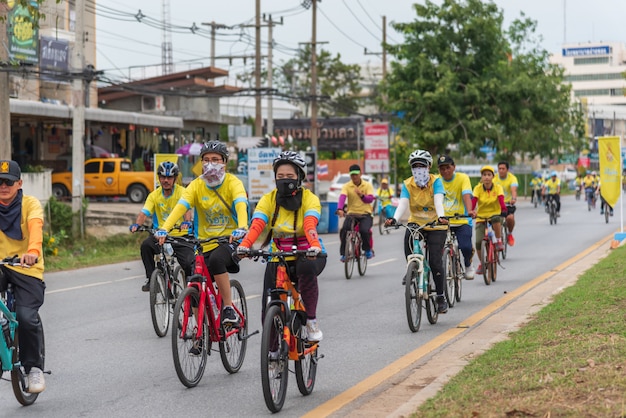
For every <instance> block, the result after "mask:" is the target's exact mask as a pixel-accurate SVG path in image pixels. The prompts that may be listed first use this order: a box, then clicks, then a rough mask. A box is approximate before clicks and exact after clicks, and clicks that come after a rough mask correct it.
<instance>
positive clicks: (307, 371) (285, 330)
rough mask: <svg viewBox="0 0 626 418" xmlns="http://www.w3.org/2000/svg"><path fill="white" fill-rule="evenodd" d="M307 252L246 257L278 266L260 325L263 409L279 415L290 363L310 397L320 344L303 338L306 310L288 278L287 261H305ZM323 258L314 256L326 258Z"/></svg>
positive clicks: (259, 253)
mask: <svg viewBox="0 0 626 418" xmlns="http://www.w3.org/2000/svg"><path fill="white" fill-rule="evenodd" d="M305 256H307V251H306V250H293V251H278V252H270V251H265V250H252V251H250V254H249V257H250V258H252V259H253V260H255V261H257V260H259V259H262V260H268V259H269V260H274V261H277V262H278V268H277V271H276V288H275V289H272V290H271V291H270V294H269V295H268V296H269V299H270V300H269V302H268V306H267V310H266V312H265V320H264V321H263V336H262V337H261V383H262V386H263V397H264V398H265V405H267V408H268V409H269V410H270V411H272V412H278V411H280V410H281V409H282V407H283V404H284V403H285V396H286V394H287V381H288V378H289V360H293V361H294V363H295V375H296V381H297V383H298V389H299V390H300V393H301V394H303V395H304V396H307V395H310V394H311V392H313V386H315V376H316V374H317V362H318V360H319V359H321V358H323V357H324V356H323V355H319V354H318V348H319V343H318V342H317V341H309V340H308V339H307V334H306V321H307V316H306V310H305V307H304V304H303V303H302V299H301V298H300V293H299V292H298V290H297V289H296V286H297V283H296V282H295V280H296V278H295V277H294V276H292V275H290V271H289V266H288V265H287V261H286V258H288V257H305ZM325 256H326V254H317V257H325Z"/></svg>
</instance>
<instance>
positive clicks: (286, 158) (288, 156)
mask: <svg viewBox="0 0 626 418" xmlns="http://www.w3.org/2000/svg"><path fill="white" fill-rule="evenodd" d="M287 163H289V164H293V165H294V166H296V169H297V172H298V179H299V180H300V182H302V180H304V178H305V177H306V161H304V158H302V155H300V153H297V152H295V151H283V152H281V153H280V154H279V155H278V157H276V158H275V159H274V163H273V164H272V168H273V169H274V174H276V170H277V169H278V167H279V166H281V165H283V164H287Z"/></svg>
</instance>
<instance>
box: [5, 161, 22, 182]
mask: <svg viewBox="0 0 626 418" xmlns="http://www.w3.org/2000/svg"><path fill="white" fill-rule="evenodd" d="M21 177H22V170H20V166H19V164H18V163H17V162H15V161H13V160H1V161H0V179H8V180H19V179H20V178H21Z"/></svg>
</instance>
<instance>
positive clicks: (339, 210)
mask: <svg viewBox="0 0 626 418" xmlns="http://www.w3.org/2000/svg"><path fill="white" fill-rule="evenodd" d="M335 215H337V216H339V217H340V218H343V215H345V213H344V212H343V209H337V211H336V212H335Z"/></svg>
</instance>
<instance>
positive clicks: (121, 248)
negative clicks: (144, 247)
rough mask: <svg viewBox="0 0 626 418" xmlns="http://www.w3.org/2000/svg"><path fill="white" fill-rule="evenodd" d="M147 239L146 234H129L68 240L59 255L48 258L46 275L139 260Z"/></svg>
mask: <svg viewBox="0 0 626 418" xmlns="http://www.w3.org/2000/svg"><path fill="white" fill-rule="evenodd" d="M145 238H146V234H130V233H128V234H118V235H113V236H110V237H107V238H101V239H98V238H94V237H90V236H87V237H86V238H84V239H79V240H75V241H69V240H68V241H66V242H64V243H63V245H62V246H60V248H59V253H58V255H56V256H48V257H46V259H45V263H46V273H51V272H54V271H61V270H73V269H77V268H81V267H90V266H99V265H103V264H111V263H121V262H122V261H130V260H137V259H139V258H140V254H139V247H140V246H141V243H142V241H143V240H144V239H145Z"/></svg>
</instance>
